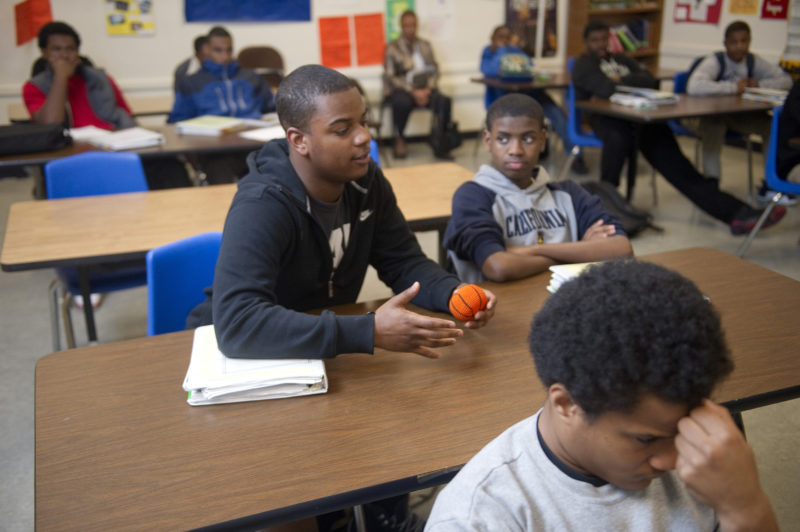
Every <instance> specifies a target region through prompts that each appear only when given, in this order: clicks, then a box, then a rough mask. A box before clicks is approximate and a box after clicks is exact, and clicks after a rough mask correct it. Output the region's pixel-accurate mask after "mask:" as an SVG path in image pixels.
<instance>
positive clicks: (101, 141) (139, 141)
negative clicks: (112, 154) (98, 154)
mask: <svg viewBox="0 0 800 532" xmlns="http://www.w3.org/2000/svg"><path fill="white" fill-rule="evenodd" d="M69 134H70V136H71V137H72V139H73V140H75V141H78V142H88V143H89V144H92V145H94V146H97V147H98V148H103V149H105V150H114V151H119V150H135V149H138V148H148V147H150V146H159V145H161V144H164V142H165V139H164V135H162V134H161V133H159V132H157V131H151V130H149V129H145V128H143V127H130V128H127V129H120V130H119V131H107V130H105V129H100V128H99V127H95V126H85V127H78V128H72V129H70V130H69Z"/></svg>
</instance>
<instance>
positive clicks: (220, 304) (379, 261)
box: [187, 139, 459, 358]
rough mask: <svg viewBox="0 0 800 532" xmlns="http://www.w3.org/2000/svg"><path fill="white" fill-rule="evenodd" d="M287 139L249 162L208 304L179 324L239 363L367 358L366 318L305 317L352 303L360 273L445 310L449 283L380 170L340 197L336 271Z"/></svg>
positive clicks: (370, 327)
mask: <svg viewBox="0 0 800 532" xmlns="http://www.w3.org/2000/svg"><path fill="white" fill-rule="evenodd" d="M288 150H289V148H288V144H287V142H286V140H283V139H281V140H273V141H271V142H269V143H267V144H266V145H265V146H264V147H263V148H262V149H261V150H260V151H258V152H255V153H251V154H250V155H249V156H248V158H247V162H248V166H249V168H250V172H249V173H248V175H247V176H246V177H245V178H244V179H242V180H241V182H240V183H239V188H238V191H237V193H236V195H235V197H234V198H233V203H232V204H231V208H230V210H229V211H228V217H227V219H226V220H225V229H224V231H223V236H222V248H221V250H220V256H219V260H218V262H217V268H216V271H215V275H214V286H213V298H212V295H211V293H210V292H209V293H208V298H207V300H206V302H205V303H203V304H201V305H200V306H199V307H198V308H196V309H195V310H194V311H193V313H192V316H190V318H189V321H188V322H187V324H188V325H189V326H198V325H200V324H203V323H209V319H208V318H209V316H208V315H207V314H208V306H209V301H210V306H211V307H212V310H213V323H214V327H215V330H216V333H217V341H218V343H219V348H220V350H221V351H222V352H223V353H225V354H226V355H227V356H230V357H242V358H328V357H334V356H336V355H338V354H340V353H371V352H372V350H373V337H374V325H375V321H374V315H372V314H367V315H357V316H346V315H338V314H335V313H333V312H331V311H327V310H326V311H323V312H322V314H321V315H319V316H317V315H311V314H306V313H305V312H304V311H307V310H311V309H318V308H322V307H328V306H332V305H339V304H344V303H353V302H355V300H356V298H357V297H358V293H359V291H360V290H361V285H362V283H363V281H364V275H365V273H366V269H367V265H368V264H371V265H372V266H374V267H375V269H376V270H377V271H378V275H379V277H380V279H381V280H382V281H383V282H384V283H386V284H387V285H388V286H390V287H391V288H392V290H393V291H394V292H395V293H398V292H401V291H403V290H405V289H406V288H408V287H410V286H411V285H412V284H413V283H414V281H419V282H420V285H421V289H420V292H419V294H418V295H417V297H416V298H414V301H413V303H415V304H417V305H419V306H421V307H425V308H428V309H430V310H435V311H444V312H446V311H447V305H448V301H449V299H450V295H451V293H452V291H453V290H454V289H455V288H456V286H458V284H459V281H458V279H457V278H456V277H455V276H453V275H450V274H448V273H447V272H445V271H444V270H443V269H442V268H441V267H439V265H438V264H436V263H435V262H433V261H431V260H430V259H428V258H427V257H426V256H425V255H424V254H423V252H422V250H421V249H420V247H419V244H418V243H417V240H416V238H415V237H414V234H413V233H412V232H411V231H410V230H409V228H408V224H407V223H406V221H405V218H403V215H402V213H401V212H400V209H399V208H398V207H397V202H396V200H395V196H394V193H393V192H392V188H391V186H390V184H389V182H388V181H387V180H386V178H385V177H384V176H383V173H382V172H381V170H380V168H379V167H378V166H377V165H376V164H375V163H374V162H370V164H369V169H368V171H367V174H366V175H365V176H364V177H362V178H361V179H358V180H356V181H353V182H351V183H349V184H348V185H347V186H345V188H344V192H343V194H344V196H345V197H344V198H343V199H344V201H346V202H347V205H350V206H351V209H350V212H349V216H350V220H349V222H350V224H351V229H350V238H349V239H348V244H347V247H346V249H345V252H344V256H343V257H342V259H341V262H340V263H339V266H338V267H337V268H336V270H335V271H334V270H333V259H332V254H331V250H330V246H329V244H328V241H327V238H326V236H325V233H324V231H323V230H322V227H320V225H319V224H318V223H317V221H316V220H315V219H314V218H313V217H312V216H311V214H310V208H309V199H308V197H307V194H306V191H305V188H304V186H303V184H302V182H301V181H300V178H299V177H298V176H297V173H296V172H295V170H294V168H293V167H292V165H291V163H290V161H289V152H288Z"/></svg>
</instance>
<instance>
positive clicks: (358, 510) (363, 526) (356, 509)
mask: <svg viewBox="0 0 800 532" xmlns="http://www.w3.org/2000/svg"><path fill="white" fill-rule="evenodd" d="M353 519H354V521H355V525H356V532H365V531H366V530H367V523H366V519H365V518H364V507H363V506H361V505H360V504H359V505H356V506H353Z"/></svg>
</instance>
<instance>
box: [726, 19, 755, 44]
mask: <svg viewBox="0 0 800 532" xmlns="http://www.w3.org/2000/svg"><path fill="white" fill-rule="evenodd" d="M737 31H746V32H747V34H748V35H750V26H748V25H747V22H745V21H743V20H734V21H733V22H731V23H730V24H728V26H727V27H726V28H725V40H726V41H727V40H728V37H729V36H730V35H731V34H732V33H736V32H737Z"/></svg>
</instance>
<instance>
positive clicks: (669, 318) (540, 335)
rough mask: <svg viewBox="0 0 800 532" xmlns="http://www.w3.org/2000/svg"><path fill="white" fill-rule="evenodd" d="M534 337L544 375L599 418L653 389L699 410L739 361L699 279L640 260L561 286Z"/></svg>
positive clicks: (595, 270) (598, 269) (601, 268)
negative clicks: (694, 280) (697, 282)
mask: <svg viewBox="0 0 800 532" xmlns="http://www.w3.org/2000/svg"><path fill="white" fill-rule="evenodd" d="M528 342H529V347H530V350H531V353H532V354H533V359H534V362H535V363H536V371H537V373H538V374H539V378H540V379H541V381H542V382H543V383H544V384H545V386H547V387H550V385H552V384H554V383H561V384H563V385H564V386H565V387H566V388H567V390H568V391H569V393H570V395H571V396H572V398H573V400H574V401H575V402H576V403H577V404H578V406H580V407H581V409H582V410H583V411H584V412H585V413H586V416H587V419H588V420H590V421H591V420H594V419H596V418H597V417H598V416H600V415H602V414H604V413H606V412H622V413H629V412H631V411H633V410H634V409H635V408H636V406H637V405H638V404H639V402H640V401H641V399H642V396H643V395H644V394H652V395H655V396H656V397H658V398H659V399H661V400H663V401H666V402H670V403H675V404H682V405H686V406H688V407H689V408H693V407H694V406H696V405H698V404H700V402H701V400H702V399H703V398H704V397H708V396H709V395H710V394H711V391H712V390H713V388H714V386H715V385H716V383H717V382H718V381H719V380H721V379H722V378H723V377H724V376H726V375H727V374H728V373H730V371H731V370H732V369H733V362H732V361H731V359H730V353H729V351H728V347H727V345H726V343H725V336H724V333H723V331H722V326H721V324H720V319H719V315H718V314H717V313H716V311H715V310H714V308H713V306H712V305H711V303H710V301H708V300H707V299H706V298H705V297H703V295H702V294H701V293H700V291H699V290H698V289H697V287H696V286H695V285H694V283H692V282H691V281H690V280H688V279H686V278H685V277H683V276H681V275H680V274H678V273H675V272H673V271H670V270H668V269H666V268H663V267H661V266H657V265H655V264H651V263H648V262H639V261H636V260H634V259H624V260H615V261H609V262H606V263H603V264H601V265H598V266H594V267H591V268H589V269H588V270H587V271H586V272H584V273H583V274H582V275H580V276H578V277H577V278H576V279H573V280H571V281H569V282H566V283H564V284H563V285H561V287H560V288H559V289H558V291H557V292H556V293H555V294H554V295H553V296H552V297H551V298H550V299H549V300H548V301H547V302H546V303H545V305H544V307H543V308H542V309H541V311H540V312H539V313H538V314H537V315H536V316H535V318H534V320H533V324H532V325H531V332H530V336H529V337H528Z"/></svg>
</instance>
